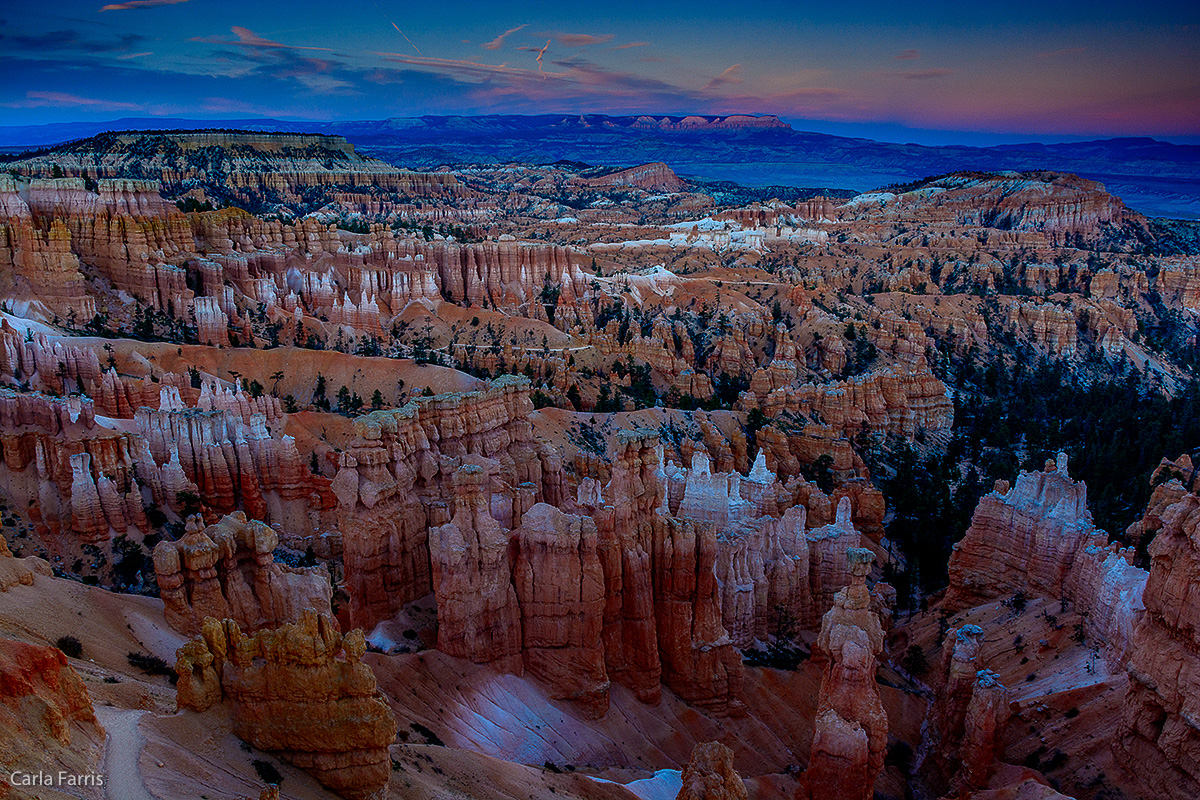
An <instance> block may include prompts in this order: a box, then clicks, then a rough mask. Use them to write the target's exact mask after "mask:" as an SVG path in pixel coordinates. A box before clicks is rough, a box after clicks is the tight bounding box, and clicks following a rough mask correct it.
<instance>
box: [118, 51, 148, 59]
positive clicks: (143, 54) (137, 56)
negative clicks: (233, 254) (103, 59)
mask: <svg viewBox="0 0 1200 800" xmlns="http://www.w3.org/2000/svg"><path fill="white" fill-rule="evenodd" d="M152 55H154V51H153V50H147V51H146V52H144V53H126V54H125V55H123V56H117V59H118V60H120V61H127V60H129V59H131V58H141V57H142V56H152Z"/></svg>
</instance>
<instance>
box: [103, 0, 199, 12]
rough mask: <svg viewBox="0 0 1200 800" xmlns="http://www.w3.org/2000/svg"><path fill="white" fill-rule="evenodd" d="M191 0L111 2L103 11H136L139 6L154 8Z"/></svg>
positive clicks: (129, 0)
mask: <svg viewBox="0 0 1200 800" xmlns="http://www.w3.org/2000/svg"><path fill="white" fill-rule="evenodd" d="M187 2H189V0H128V2H125V3H109V4H108V5H106V6H104V7H103V8H101V9H100V10H101V11H134V10H136V9H139V8H154V7H155V6H174V5H178V4H180V3H187Z"/></svg>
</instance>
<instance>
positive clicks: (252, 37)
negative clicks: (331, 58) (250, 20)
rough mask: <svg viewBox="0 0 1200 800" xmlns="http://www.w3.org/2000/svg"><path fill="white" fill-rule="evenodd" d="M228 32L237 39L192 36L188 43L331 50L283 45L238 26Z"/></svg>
mask: <svg viewBox="0 0 1200 800" xmlns="http://www.w3.org/2000/svg"><path fill="white" fill-rule="evenodd" d="M229 30H230V31H231V32H232V33H233V35H234V36H236V37H237V38H236V39H228V38H223V37H220V36H193V37H192V38H191V39H189V40H188V41H189V42H202V43H204V44H225V45H232V46H234V47H247V48H267V49H280V50H322V51H324V52H327V53H328V52H331V51H332V50H333V48H332V47H303V46H300V45H294V44H284V43H283V42H276V41H273V40H271V39H264V38H263V37H262V36H259V35H258V34H257V33H255V32H254V31H252V30H250V29H249V28H243V27H242V26H240V25H234V26H233V27H232V28H230V29H229Z"/></svg>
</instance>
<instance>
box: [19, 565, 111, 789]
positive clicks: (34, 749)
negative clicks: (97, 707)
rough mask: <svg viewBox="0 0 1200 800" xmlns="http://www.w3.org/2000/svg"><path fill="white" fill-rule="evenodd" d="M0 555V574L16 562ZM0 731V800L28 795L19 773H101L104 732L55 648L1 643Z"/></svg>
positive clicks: (76, 677) (82, 687) (80, 682)
mask: <svg viewBox="0 0 1200 800" xmlns="http://www.w3.org/2000/svg"><path fill="white" fill-rule="evenodd" d="M5 553H7V551H5V552H4V553H0V569H3V565H4V563H5V562H6V561H15V560H17V559H13V558H11V557H9V556H6V555H5ZM0 574H2V573H0ZM0 726H2V727H3V730H4V743H3V748H2V752H0V757H2V758H3V761H4V768H5V774H4V776H3V777H0V795H3V796H5V797H23V796H30V795H27V794H25V793H26V792H28V791H29V789H28V788H21V787H22V784H21V783H18V782H17V781H18V780H19V778H20V776H21V773H25V774H26V775H30V774H41V773H43V772H48V771H51V770H53V772H51V774H53V775H57V770H59V769H62V770H64V771H67V772H72V773H74V772H84V773H86V772H95V771H97V770H98V769H99V768H100V759H101V753H102V751H103V747H104V729H103V728H102V727H101V726H100V724H99V723H98V722H97V721H96V715H95V712H94V710H93V708H92V701H91V698H90V697H89V696H88V691H87V687H86V686H85V685H84V683H83V680H82V679H81V678H80V677H79V675H78V673H76V672H75V670H74V668H73V667H71V665H70V663H69V662H68V661H67V657H66V656H65V655H63V653H62V651H60V650H58V649H57V648H55V647H48V646H45V645H35V644H29V643H27V642H19V641H15V640H13V639H0ZM76 796H80V797H86V798H89V800H91V799H92V798H95V799H96V800H98V799H99V798H100V797H102V796H103V788H100V787H94V786H93V787H86V786H85V787H83V788H80V789H79V790H78V792H76Z"/></svg>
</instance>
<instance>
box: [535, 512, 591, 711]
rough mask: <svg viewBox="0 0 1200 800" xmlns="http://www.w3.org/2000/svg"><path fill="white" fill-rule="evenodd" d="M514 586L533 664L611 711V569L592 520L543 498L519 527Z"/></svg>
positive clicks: (585, 701)
mask: <svg viewBox="0 0 1200 800" xmlns="http://www.w3.org/2000/svg"><path fill="white" fill-rule="evenodd" d="M515 537H516V540H517V556H516V562H515V564H514V566H513V585H514V587H515V588H516V593H517V600H518V602H519V603H520V606H521V623H522V636H523V641H522V657H523V659H524V661H525V668H526V669H528V670H529V671H530V672H531V673H533V674H534V675H537V676H538V677H540V678H542V679H543V680H545V681H546V682H547V683H549V684H550V685H551V686H552V687H553V688H554V690H555V692H556V693H557V694H556V696H557V697H558V698H560V699H564V700H572V701H575V702H576V703H578V704H579V706H580V707H581V708H582V709H584V711H585V712H586V713H587V714H588V715H589V716H592V717H601V716H603V715H604V713H605V712H606V711H607V710H608V688H609V678H608V674H607V671H606V670H605V666H604V646H603V638H602V630H603V626H604V604H605V597H604V585H605V584H604V571H603V569H602V568H601V566H600V541H599V533H598V531H597V530H596V523H595V522H594V521H593V520H592V519H591V518H590V517H585V516H579V515H575V514H566V513H564V512H562V511H560V510H559V509H557V508H555V507H554V506H551V505H548V504H546V503H538V504H537V505H535V506H534V507H533V508H531V509H530V510H529V511H528V512H527V513H526V514H525V515H524V517H523V518H522V519H521V527H520V528H518V529H517V530H516V531H515Z"/></svg>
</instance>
